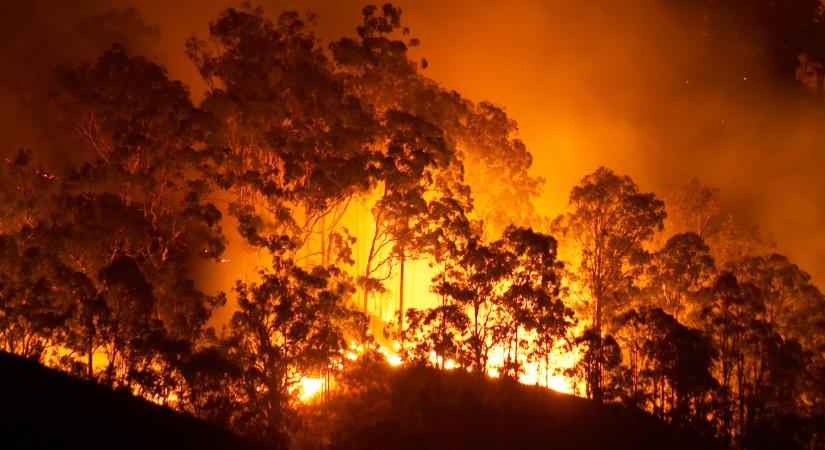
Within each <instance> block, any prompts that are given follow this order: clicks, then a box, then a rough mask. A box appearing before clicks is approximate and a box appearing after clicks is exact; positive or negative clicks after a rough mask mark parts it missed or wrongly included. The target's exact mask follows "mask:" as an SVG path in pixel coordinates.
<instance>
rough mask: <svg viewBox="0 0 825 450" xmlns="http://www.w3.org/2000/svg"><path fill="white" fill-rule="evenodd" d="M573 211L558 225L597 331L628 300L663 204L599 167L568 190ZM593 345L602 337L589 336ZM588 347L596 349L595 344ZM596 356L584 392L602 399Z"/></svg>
mask: <svg viewBox="0 0 825 450" xmlns="http://www.w3.org/2000/svg"><path fill="white" fill-rule="evenodd" d="M570 206H571V207H572V209H573V211H572V212H571V213H570V214H569V215H567V216H565V217H563V225H562V226H563V228H564V232H565V234H566V236H567V237H568V240H569V241H570V242H571V243H572V244H573V245H574V248H575V252H576V257H577V258H580V259H579V263H578V269H577V270H578V279H579V280H580V282H581V284H582V285H583V287H584V288H586V289H587V291H588V294H589V305H590V307H591V308H592V310H591V312H590V314H591V317H590V318H591V323H592V325H591V328H590V330H591V332H595V333H597V334H599V335H600V336H601V334H602V332H603V327H604V324H605V322H606V319H609V318H610V317H613V315H614V314H615V313H616V312H617V311H620V310H621V309H622V306H623V305H625V304H627V302H628V298H627V295H626V291H627V290H628V288H629V287H630V286H631V284H632V283H633V282H634V280H635V278H636V276H637V275H638V274H639V273H640V271H641V269H642V266H641V264H639V263H640V262H641V260H642V259H643V257H644V256H645V254H646V252H645V250H644V248H643V244H644V243H645V242H646V241H647V240H648V239H650V238H651V237H652V236H653V234H654V233H655V232H656V231H661V230H662V227H663V224H662V222H663V220H664V218H665V216H666V214H665V211H664V203H662V201H660V200H658V199H657V198H656V197H655V196H654V195H653V194H650V193H648V194H645V193H640V192H639V189H638V187H637V186H636V184H635V183H634V182H633V180H631V179H630V177H627V176H619V175H616V174H615V173H613V172H612V171H611V170H609V169H605V168H603V167H602V168H599V169H598V170H596V171H595V172H594V173H592V174H590V175H587V176H586V177H584V178H583V179H582V180H581V182H580V183H579V184H578V185H577V186H575V187H574V188H573V190H572V191H571V193H570ZM588 342H591V343H592V344H593V345H598V344H599V343H601V339H597V340H593V339H590V340H589V341H588ZM593 351H598V349H597V348H594V349H593ZM602 360H604V358H601V357H595V358H593V359H592V364H594V366H593V370H592V371H591V370H588V372H587V373H588V374H590V375H592V376H593V377H595V378H592V379H588V384H589V385H590V387H589V389H588V390H589V391H590V392H591V393H592V395H593V398H595V399H596V400H597V401H601V391H602V380H601V372H602V371H601V368H600V364H601V362H602Z"/></svg>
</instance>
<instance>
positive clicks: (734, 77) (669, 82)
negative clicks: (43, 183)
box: [0, 0, 825, 283]
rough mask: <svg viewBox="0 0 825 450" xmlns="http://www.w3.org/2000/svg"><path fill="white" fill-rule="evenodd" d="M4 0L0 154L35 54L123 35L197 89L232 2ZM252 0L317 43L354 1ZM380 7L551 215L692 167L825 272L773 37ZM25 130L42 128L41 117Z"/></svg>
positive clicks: (613, 20) (797, 98)
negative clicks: (292, 19)
mask: <svg viewBox="0 0 825 450" xmlns="http://www.w3.org/2000/svg"><path fill="white" fill-rule="evenodd" d="M3 3H4V6H2V7H0V9H2V10H1V11H0V12H2V13H3V14H2V17H3V18H2V19H0V25H2V26H0V30H2V31H0V33H2V34H0V41H2V42H3V43H2V44H0V58H2V59H0V60H2V62H3V63H4V66H5V72H6V74H5V75H4V76H3V78H2V80H0V82H2V85H0V94H2V95H3V97H4V98H3V99H2V103H0V144H2V145H3V146H4V147H6V148H3V149H2V152H3V153H7V152H8V151H9V149H10V148H13V147H16V146H34V147H36V146H37V144H38V140H37V139H36V138H33V137H32V135H37V134H38V131H30V132H28V131H27V132H25V133H24V131H25V130H26V129H27V126H33V127H34V128H38V125H37V124H35V125H30V121H25V120H23V119H21V117H22V115H24V114H28V115H35V116H37V115H38V113H37V112H36V111H35V112H32V111H29V110H27V108H29V109H30V108H31V105H32V102H31V101H28V102H27V101H25V99H24V100H20V97H21V95H23V96H24V94H26V92H25V91H26V89H25V87H26V82H27V80H29V77H30V76H31V77H32V78H33V80H29V81H28V82H29V83H36V82H37V80H38V77H41V76H42V75H41V74H42V73H46V72H48V69H50V67H49V66H51V65H57V64H75V63H77V62H78V61H80V60H88V59H91V58H93V57H94V55H95V54H97V53H99V52H100V51H101V50H102V49H103V48H105V46H108V45H110V44H111V43H112V42H119V41H126V42H124V43H126V44H128V45H129V47H130V48H131V49H132V50H133V51H135V52H140V53H144V54H146V55H147V56H149V57H150V58H152V59H155V60H157V61H158V62H160V63H162V64H164V65H165V66H166V67H167V68H168V70H169V73H170V75H171V76H172V77H173V78H177V79H181V80H183V81H184V82H186V83H187V84H188V85H189V86H190V87H191V90H192V94H193V98H194V99H195V100H196V101H197V100H198V99H199V98H200V96H201V95H202V93H203V90H204V89H205V87H204V85H203V83H202V82H200V81H199V79H198V77H197V73H196V72H195V69H194V68H193V67H192V65H191V64H190V63H189V61H187V60H186V58H185V56H184V53H183V49H184V41H185V40H186V38H187V37H189V36H190V35H192V34H193V33H194V34H198V35H200V36H203V35H205V33H206V31H207V27H208V22H209V21H210V20H213V19H214V18H215V17H216V16H217V14H218V13H219V12H220V11H221V10H222V9H224V8H226V7H228V6H233V5H234V4H233V3H229V2H225V1H219V0H182V1H175V2H171V1H170V2H157V1H151V0H109V1H101V0H97V1H92V0H84V1H77V2H62V1H56V0H50V1H37V2H34V3H32V2H22V1H16V0H12V1H7V2H3ZM260 3H261V4H263V5H264V7H265V9H266V11H267V13H268V14H270V15H273V16H274V15H275V14H277V12H279V11H281V10H284V9H291V10H297V11H311V12H314V13H317V14H318V22H317V30H318V35H319V37H321V38H322V39H323V40H324V41H325V42H329V41H330V40H333V39H337V38H340V37H342V36H344V35H353V34H354V29H355V26H356V25H357V24H358V22H359V19H360V9H361V7H362V6H363V5H364V4H365V2H364V1H363V0H360V1H353V0H308V1H264V2H260ZM394 3H395V4H397V5H399V6H401V7H402V9H403V11H404V14H403V18H402V20H403V21H404V22H405V25H406V26H409V27H410V28H411V29H412V34H413V35H414V36H416V37H418V38H419V39H420V40H421V42H422V45H421V47H420V48H419V49H416V50H415V56H416V57H425V58H426V59H427V60H428V62H429V67H428V68H427V69H426V71H425V73H426V74H427V75H428V76H430V77H431V78H433V79H435V80H436V81H438V82H440V83H441V84H443V85H444V86H445V87H447V88H450V89H456V90H458V91H459V92H461V93H462V94H463V95H465V96H466V97H468V98H470V99H473V100H490V101H493V102H495V103H498V104H500V105H503V106H504V107H506V110H507V111H508V113H509V114H510V115H511V116H512V117H513V118H514V119H516V120H517V121H518V123H519V126H520V130H521V131H520V136H521V138H522V139H523V140H524V141H525V142H526V144H527V146H528V148H529V149H530V151H531V152H532V154H533V155H534V158H535V161H534V174H535V175H540V176H542V177H543V178H544V179H545V180H546V184H545V186H544V193H543V195H542V197H541V198H540V199H539V200H538V202H537V205H536V206H537V207H538V209H539V211H540V212H542V213H544V214H546V215H549V216H554V215H556V214H559V213H561V212H563V211H564V209H565V207H566V199H567V195H568V193H569V190H570V188H571V187H572V186H573V185H574V184H575V183H576V182H577V181H578V180H579V179H580V178H581V177H582V176H583V175H585V174H586V173H589V172H591V171H593V170H594V169H595V168H597V167H598V166H602V165H604V166H607V167H610V168H612V169H614V170H615V171H617V172H620V173H625V174H628V175H630V176H632V177H633V178H634V179H635V180H636V181H637V182H638V183H639V185H640V187H641V188H642V189H644V190H649V191H655V192H657V193H659V194H665V193H667V192H668V191H670V190H672V189H675V188H676V187H677V186H678V185H680V184H681V183H684V182H685V181H687V180H689V179H690V178H691V177H693V176H697V177H699V178H700V179H701V180H703V181H704V182H705V183H707V184H710V185H713V186H716V187H719V188H720V189H721V192H722V198H723V203H724V205H725V206H726V208H728V209H730V210H733V211H735V212H736V213H737V214H740V215H741V216H743V217H745V218H746V220H750V221H753V222H756V223H758V224H760V226H761V227H762V228H763V229H764V231H766V232H768V233H770V234H772V235H773V236H774V237H775V240H776V241H777V243H778V250H779V251H781V252H784V253H787V254H788V255H789V256H790V257H791V259H792V260H793V261H795V262H796V263H798V264H799V265H800V266H801V267H803V268H804V269H806V270H808V271H809V272H811V273H812V275H814V278H815V280H817V281H819V282H820V283H821V282H822V281H823V280H825V177H823V173H825V113H823V111H825V109H823V108H825V99H823V98H822V97H819V98H817V97H815V96H812V95H809V94H805V93H804V92H802V89H800V88H799V87H798V86H793V85H792V83H788V82H787V80H786V79H783V76H782V75H783V74H779V76H778V75H777V73H776V70H775V67H773V66H772V65H771V64H772V63H774V62H775V61H773V60H771V58H770V51H769V50H770V49H772V48H776V47H777V45H778V44H777V43H776V42H774V41H772V38H773V37H774V36H773V35H771V34H769V33H766V32H765V30H763V29H760V28H759V27H754V26H752V24H750V23H748V22H747V21H741V22H740V21H738V20H737V19H736V17H737V15H738V14H737V11H733V13H732V14H731V17H733V18H732V19H729V21H728V22H725V23H724V24H722V25H721V26H720V25H719V24H713V23H709V22H708V21H707V20H706V18H705V17H704V16H703V15H702V11H701V9H700V8H695V7H688V6H686V4H689V3H691V2H677V1H670V0H637V1H633V2H627V1H610V0H607V1H595V2H582V1H561V0H558V1H548V0H509V1H500V2H492V1H489V2H488V1H485V2H478V1H469V0H438V1H436V0H421V1H397V2H394ZM695 3H700V2H695ZM734 3H735V2H734ZM129 8H133V9H132V10H129ZM113 11H114V12H113ZM726 20H728V19H726ZM26 71H36V73H34V74H29V73H26ZM784 75H786V78H787V77H792V75H793V74H792V73H790V74H788V73H785V74H784ZM41 82H43V83H47V82H48V81H41ZM24 105H28V106H27V108H24V107H23V106H24ZM34 109H35V110H36V109H37V105H36V104H35V106H34ZM43 121H44V122H46V121H45V120H43ZM35 122H36V121H35ZM24 124H29V125H27V126H24ZM39 127H40V128H38V129H40V130H41V131H39V132H42V133H45V132H47V129H48V126H47V124H45V123H44V124H41V125H39ZM44 145H45V144H44ZM51 151H56V150H54V149H52V150H51Z"/></svg>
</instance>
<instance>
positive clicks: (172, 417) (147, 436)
mask: <svg viewBox="0 0 825 450" xmlns="http://www.w3.org/2000/svg"><path fill="white" fill-rule="evenodd" d="M258 448H259V447H256V446H254V445H252V444H250V443H248V442H246V441H244V440H243V439H241V438H239V437H237V436H235V435H233V434H231V433H229V432H228V431H225V430H222V429H220V428H218V427H214V426H212V425H209V424H207V423H204V422H201V421H199V420H196V419H194V418H192V417H190V416H186V415H182V414H178V413H175V412H174V411H172V410H170V409H168V408H163V407H160V406H157V405H154V404H152V403H149V402H146V401H143V400H141V399H138V398H135V397H133V396H131V395H129V394H128V393H125V392H113V391H111V390H109V389H107V388H105V387H103V386H99V385H95V384H92V383H89V382H86V381H83V380H78V379H74V378H72V377H70V376H68V375H66V374H63V373H60V372H57V371H55V370H51V369H49V368H46V367H43V366H41V365H39V364H37V363H35V362H32V361H28V360H25V359H22V358H19V357H17V356H13V355H9V354H8V353H3V352H0V449H3V450H23V449H26V450H28V449H44V450H45V449H48V450H75V449H77V450H96V449H101V450H103V449H106V450H117V449H124V450H165V449H169V450H187V449H192V450H247V449H249V450H252V449H258Z"/></svg>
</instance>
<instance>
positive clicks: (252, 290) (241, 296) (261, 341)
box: [226, 258, 366, 446]
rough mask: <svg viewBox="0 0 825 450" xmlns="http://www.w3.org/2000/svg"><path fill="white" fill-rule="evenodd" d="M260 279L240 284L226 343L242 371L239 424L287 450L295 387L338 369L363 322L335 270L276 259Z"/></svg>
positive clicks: (348, 288)
mask: <svg viewBox="0 0 825 450" xmlns="http://www.w3.org/2000/svg"><path fill="white" fill-rule="evenodd" d="M261 280H262V281H261V282H260V283H244V282H240V281H239V282H238V283H237V285H236V288H235V292H236V294H237V302H238V311H237V312H236V313H235V314H234V315H233V316H232V320H231V322H230V324H229V328H228V334H227V336H226V339H227V345H228V348H229V358H230V360H231V361H232V362H233V363H234V364H236V365H237V366H238V367H240V368H242V370H243V374H242V392H241V395H242V399H243V401H242V403H243V409H242V412H241V413H240V416H239V418H238V420H239V426H241V427H242V428H243V429H244V431H245V433H247V434H250V435H254V436H258V437H260V438H261V439H263V440H265V441H266V442H269V443H271V444H273V445H276V446H283V445H284V444H285V441H284V439H285V433H286V431H287V430H289V429H290V427H291V425H292V424H291V422H290V417H289V411H290V410H291V408H290V406H291V405H292V404H293V402H294V400H295V397H296V395H297V393H296V391H295V389H296V384H297V383H298V382H300V380H301V379H302V378H303V377H305V376H311V375H313V374H319V373H325V371H327V370H328V369H329V368H330V367H335V364H336V363H339V362H340V361H341V360H342V359H343V358H344V355H343V352H344V350H346V349H347V342H348V339H347V337H354V336H362V335H364V333H365V332H366V321H365V318H364V317H363V315H361V314H359V313H356V312H353V311H351V310H350V309H349V308H347V305H346V300H347V298H348V296H349V295H351V294H352V291H353V289H352V285H351V284H350V283H349V282H348V280H347V278H346V277H345V276H344V274H343V273H342V272H341V271H340V269H337V268H335V267H334V266H333V267H321V266H316V267H315V268H314V269H312V270H310V271H307V270H304V269H302V268H300V267H298V266H297V265H295V263H294V262H293V261H292V260H290V259H287V258H276V259H275V260H274V262H273V267H272V268H271V269H270V270H268V271H266V272H262V273H261Z"/></svg>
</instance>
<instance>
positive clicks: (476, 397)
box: [299, 365, 708, 450]
mask: <svg viewBox="0 0 825 450" xmlns="http://www.w3.org/2000/svg"><path fill="white" fill-rule="evenodd" d="M349 375H350V377H351V378H350V379H351V380H352V381H350V382H347V381H345V383H347V384H348V385H347V386H346V387H345V388H344V391H345V392H344V393H343V394H338V395H333V396H332V398H331V399H330V400H329V401H327V402H326V403H324V402H323V401H321V400H319V401H318V402H317V403H316V404H315V405H314V406H313V408H314V409H315V412H316V417H317V420H318V423H314V424H310V425H311V428H312V429H313V430H318V429H325V430H327V431H326V435H327V438H326V440H327V442H328V443H329V444H330V445H331V447H332V448H334V449H339V450H355V449H359V450H369V449H376V450H377V449H392V450H402V449H403V450H406V449H409V450H413V449H451V450H461V449H468V450H470V449H472V450H486V449H554V450H596V449H604V450H624V449H627V450H631V449H632V450H645V449H650V450H665V449H697V448H708V445H707V444H704V443H700V442H698V441H697V440H695V439H692V438H690V437H688V436H685V435H683V434H681V433H678V432H677V431H675V430H673V429H672V428H671V427H669V426H667V425H666V424H663V423H662V422H661V421H659V420H657V419H655V418H654V417H652V416H650V415H648V414H646V413H644V412H642V411H639V410H636V409H631V408H625V407H623V406H620V405H602V406H599V405H597V404H595V403H594V402H592V401H590V400H586V399H582V398H578V397H575V396H571V395H566V394H560V393H557V392H554V391H550V390H547V389H544V388H541V387H534V386H524V385H520V384H517V383H514V382H512V381H508V380H498V379H489V378H486V379H478V378H476V377H475V376H473V375H471V374H468V373H466V372H463V371H449V372H442V371H438V370H434V369H427V368H409V369H397V368H389V367H386V366H384V367H376V366H375V365H369V366H365V367H361V368H360V369H356V370H355V371H353V372H352V373H350V374H349ZM321 417H325V418H324V419H321ZM304 439H305V440H306V442H304V443H303V445H299V447H304V448H307V449H308V448H317V447H318V445H319V444H320V442H319V440H320V439H319V437H318V433H317V431H313V432H312V433H311V435H310V436H304Z"/></svg>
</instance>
